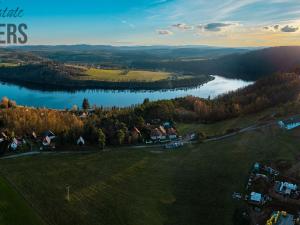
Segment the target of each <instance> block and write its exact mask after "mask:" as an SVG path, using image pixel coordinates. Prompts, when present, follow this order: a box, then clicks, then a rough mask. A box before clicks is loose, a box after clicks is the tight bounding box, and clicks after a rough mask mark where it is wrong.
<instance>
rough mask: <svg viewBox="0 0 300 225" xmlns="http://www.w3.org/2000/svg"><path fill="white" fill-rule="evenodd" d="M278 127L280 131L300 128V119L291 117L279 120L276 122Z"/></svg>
mask: <svg viewBox="0 0 300 225" xmlns="http://www.w3.org/2000/svg"><path fill="white" fill-rule="evenodd" d="M278 125H279V126H280V127H281V128H282V129H286V130H292V129H294V128H296V127H299V126H300V117H292V118H290V119H288V120H280V121H279V122H278Z"/></svg>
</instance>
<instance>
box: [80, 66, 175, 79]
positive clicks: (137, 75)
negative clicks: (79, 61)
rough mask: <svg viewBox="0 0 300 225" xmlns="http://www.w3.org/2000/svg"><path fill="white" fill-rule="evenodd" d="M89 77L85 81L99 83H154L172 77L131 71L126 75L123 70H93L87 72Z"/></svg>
mask: <svg viewBox="0 0 300 225" xmlns="http://www.w3.org/2000/svg"><path fill="white" fill-rule="evenodd" d="M85 74H86V75H89V76H87V77H83V79H92V80H99V81H114V82H128V81H146V82H154V81H159V80H165V79H168V78H169V77H171V74H170V73H167V72H151V71H129V72H128V73H127V74H124V71H122V70H108V69H105V70H104V69H95V68H91V69H88V70H87V71H86V72H85Z"/></svg>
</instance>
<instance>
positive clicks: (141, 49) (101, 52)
mask: <svg viewBox="0 0 300 225" xmlns="http://www.w3.org/2000/svg"><path fill="white" fill-rule="evenodd" d="M14 49H16V50H18V51H23V52H24V51H25V52H30V53H34V54H36V55H39V56H42V57H45V58H49V59H52V60H57V61H60V62H69V63H70V62H71V63H89V64H91V63H93V64H105V65H117V66H130V65H131V63H133V62H137V61H141V60H142V61H146V62H148V61H155V62H161V61H165V60H176V59H184V60H192V59H199V58H200V59H208V58H217V57H220V56H224V55H228V54H233V53H245V52H248V51H249V49H245V48H221V47H210V46H120V47H117V46H106V45H57V46H43V45H38V46H20V47H14Z"/></svg>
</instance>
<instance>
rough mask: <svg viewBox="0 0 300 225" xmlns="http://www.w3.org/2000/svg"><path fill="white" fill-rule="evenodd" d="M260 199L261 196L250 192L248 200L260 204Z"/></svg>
mask: <svg viewBox="0 0 300 225" xmlns="http://www.w3.org/2000/svg"><path fill="white" fill-rule="evenodd" d="M261 199H262V195H261V194H260V193H256V192H251V195H250V200H251V201H254V202H260V201H261Z"/></svg>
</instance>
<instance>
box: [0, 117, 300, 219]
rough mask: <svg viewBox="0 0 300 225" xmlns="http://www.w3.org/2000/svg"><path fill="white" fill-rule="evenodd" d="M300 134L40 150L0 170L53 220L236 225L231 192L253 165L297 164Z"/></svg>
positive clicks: (269, 131) (266, 132)
mask: <svg viewBox="0 0 300 225" xmlns="http://www.w3.org/2000/svg"><path fill="white" fill-rule="evenodd" d="M254 119H255V118H253V119H249V120H254ZM238 120H240V121H244V122H245V121H246V120H247V119H246V118H244V119H241V118H238V119H237V121H238ZM230 123H232V124H234V123H235V121H234V120H232V121H231V122H230ZM218 124H219V126H220V127H221V126H223V122H221V123H216V124H215V125H214V126H217V125H218ZM203 126H205V125H203ZM216 129H217V128H216ZM297 132H298V131H297V130H295V131H292V132H286V131H282V130H280V129H279V128H277V127H268V128H264V129H262V130H258V131H253V132H247V133H244V134H240V135H237V136H235V137H231V138H228V139H225V140H222V141H218V142H208V143H204V144H196V145H189V146H185V147H184V148H183V149H181V150H178V151H173V152H161V149H160V148H159V149H151V151H149V150H147V149H146V150H141V149H132V148H121V149H112V150H111V151H107V152H99V153H91V154H75V155H71V154H70V155H66V154H64V155H60V154H54V155H39V156H32V157H26V158H18V159H7V160H2V161H1V165H0V169H1V173H2V174H3V176H4V177H6V178H7V179H9V181H10V182H11V183H13V184H14V185H15V186H16V187H17V188H18V189H19V190H20V191H21V193H22V194H23V196H24V197H25V198H26V199H27V201H28V202H30V203H31V204H32V205H33V207H34V208H35V209H36V210H37V211H38V212H39V213H40V214H41V215H43V218H45V220H46V221H47V222H48V223H49V224H56V225H63V224H64V225H69V224H70V225H71V224H72V225H76V224H81V225H84V224H116V225H118V224H130V225H135V224H136V225H138V224H145V225H147V224H149V225H156V224H157V225H160V224H172V225H174V224H176V225H179V224H189V225H193V224H195V225H196V224H224V225H229V224H232V223H233V221H232V216H233V213H234V211H235V209H236V207H237V206H238V204H239V203H236V202H234V201H233V200H232V199H231V194H232V192H234V191H240V190H242V189H243V187H244V184H245V182H246V180H245V178H246V177H247V173H248V171H249V168H250V167H251V165H252V163H253V162H254V161H258V160H259V161H262V162H270V161H279V160H280V161H286V162H289V163H290V164H293V163H294V162H295V157H296V156H297V155H298V154H299V150H298V148H297V146H298V145H299V144H300V141H299V140H298V138H295V134H297ZM67 185H69V186H70V201H67V200H66V186H67ZM211 196H214V197H213V198H212V197H211ZM224 206H226V207H224Z"/></svg>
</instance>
